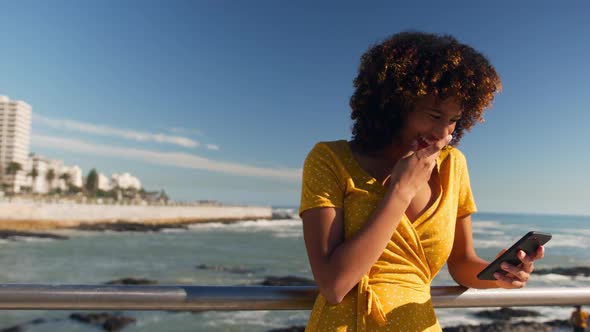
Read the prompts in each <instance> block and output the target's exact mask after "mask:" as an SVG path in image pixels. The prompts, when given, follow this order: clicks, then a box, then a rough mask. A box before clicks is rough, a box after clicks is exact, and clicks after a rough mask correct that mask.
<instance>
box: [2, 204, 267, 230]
mask: <svg viewBox="0 0 590 332" xmlns="http://www.w3.org/2000/svg"><path fill="white" fill-rule="evenodd" d="M271 218H272V208H271V207H270V206H238V205H219V204H215V205H208V204H204V205H139V204H138V205H119V204H88V203H74V202H71V203H69V202H56V203H48V202H36V201H18V200H16V201H10V202H8V201H0V230H50V229H60V228H78V227H80V226H85V225H93V224H105V223H116V222H129V223H140V224H149V225H162V224H188V223H198V222H211V221H238V220H250V219H271Z"/></svg>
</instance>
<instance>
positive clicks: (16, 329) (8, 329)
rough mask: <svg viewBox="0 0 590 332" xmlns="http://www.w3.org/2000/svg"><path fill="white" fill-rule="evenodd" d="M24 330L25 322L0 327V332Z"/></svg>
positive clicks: (25, 328) (19, 331)
mask: <svg viewBox="0 0 590 332" xmlns="http://www.w3.org/2000/svg"><path fill="white" fill-rule="evenodd" d="M26 330H27V327H26V324H23V325H15V326H11V327H7V328H3V329H0V332H25V331H26Z"/></svg>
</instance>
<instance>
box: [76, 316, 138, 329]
mask: <svg viewBox="0 0 590 332" xmlns="http://www.w3.org/2000/svg"><path fill="white" fill-rule="evenodd" d="M70 319H73V320H75V321H78V322H82V323H86V324H90V325H94V326H97V327H101V328H102V329H103V330H105V331H109V332H111V331H119V330H121V329H123V328H124V327H125V326H127V325H129V324H131V323H135V322H136V319H135V318H133V317H128V316H122V315H118V314H110V313H107V312H102V313H91V314H80V313H74V314H71V315H70Z"/></svg>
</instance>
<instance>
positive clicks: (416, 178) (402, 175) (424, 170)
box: [388, 135, 453, 201]
mask: <svg viewBox="0 0 590 332" xmlns="http://www.w3.org/2000/svg"><path fill="white" fill-rule="evenodd" d="M452 139H453V136H452V135H448V136H447V137H445V138H443V139H441V140H438V141H436V142H435V143H434V144H432V145H429V146H427V147H424V148H422V149H419V150H417V146H418V144H417V142H416V141H414V142H413V143H412V148H411V149H410V151H409V152H408V153H407V154H406V155H405V156H404V157H402V159H400V160H399V161H398V162H397V163H396V164H395V166H394V167H393V169H392V171H391V174H390V176H389V179H388V182H389V188H390V190H396V191H397V192H398V193H400V194H401V195H404V196H405V198H406V199H408V201H411V200H412V199H413V198H414V196H416V194H417V193H418V192H419V191H420V190H421V189H422V188H423V187H424V186H425V185H426V184H427V183H428V180H429V179H430V176H431V174H432V170H433V169H434V166H435V165H436V158H438V156H439V155H440V151H441V150H442V148H444V147H445V146H446V145H447V144H449V142H450V141H451V140H452Z"/></svg>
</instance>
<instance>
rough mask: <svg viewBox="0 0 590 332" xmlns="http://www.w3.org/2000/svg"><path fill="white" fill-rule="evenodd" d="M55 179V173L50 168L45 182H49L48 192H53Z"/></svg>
mask: <svg viewBox="0 0 590 332" xmlns="http://www.w3.org/2000/svg"><path fill="white" fill-rule="evenodd" d="M54 179H55V171H54V170H53V169H52V168H50V169H49V170H48V171H47V173H46V174H45V180H47V189H48V190H47V191H51V183H52V182H53V180H54Z"/></svg>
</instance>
